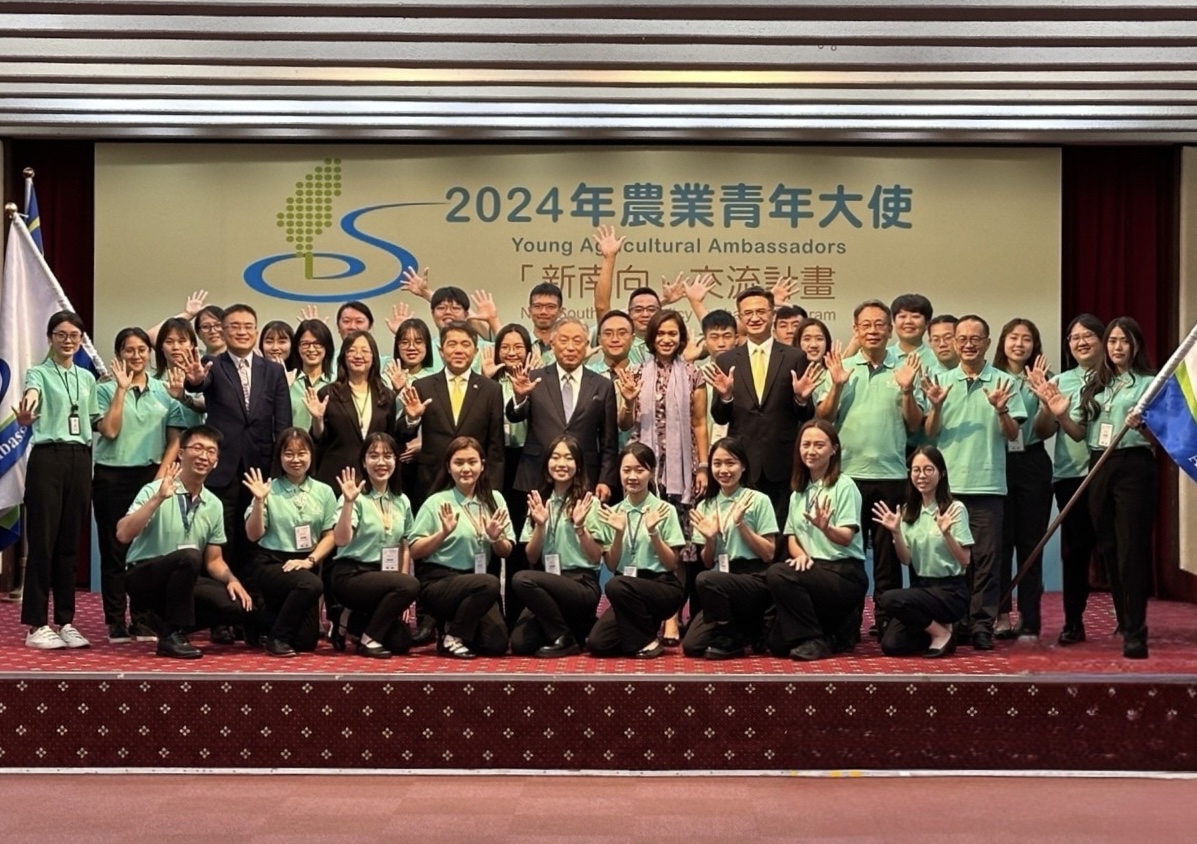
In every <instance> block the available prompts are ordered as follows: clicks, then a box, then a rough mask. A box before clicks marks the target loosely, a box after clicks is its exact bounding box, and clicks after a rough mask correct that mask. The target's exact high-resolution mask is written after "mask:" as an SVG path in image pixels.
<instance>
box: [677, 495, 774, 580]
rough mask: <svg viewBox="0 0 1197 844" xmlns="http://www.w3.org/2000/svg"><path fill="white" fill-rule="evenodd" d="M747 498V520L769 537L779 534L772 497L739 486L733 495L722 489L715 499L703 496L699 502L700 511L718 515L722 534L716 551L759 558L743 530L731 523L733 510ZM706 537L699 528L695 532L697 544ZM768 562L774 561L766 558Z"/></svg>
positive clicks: (702, 543)
mask: <svg viewBox="0 0 1197 844" xmlns="http://www.w3.org/2000/svg"><path fill="white" fill-rule="evenodd" d="M743 497H747V498H748V501H749V504H748V509H747V510H745V511H744V521H745V522H746V523H747V525H748V527H750V528H752V530H753V532H755V533H756V534H757V535H758V536H768V535H769V534H771V533H777V514H776V513H775V512H774V511H773V504H772V502H770V501H769V496H767V495H765V494H764V493H763V492H758V491H757V490H755V489H744V487H740V488H739V489H737V490H736V491H735V492H734V493H732V494H731V496H727V495H724V493H723V492H722V490H721V491H720V492H719V494H718V495H716V496H715V497H714V498H704V499H703V500H702V501H700V502H698V506H697V509H698V512H700V513H702V514H703V516H712V515H715V516H718V517H719V534H718V535H717V536H716V537H715V554H716V555H719V554H727V556H728V559H730V560H736V559H749V560H759V559H760V557H759V556H758V555H757V553H756V552H755V551H753V550H752V549H751V548H749V547H748V543H747V542H745V541H744V537H743V536H741V535H740V529H739V528H738V527H736V526H735V525H734V524H732V521H731V512H732V510H734V509H735V507H736V505H737V504H738V503H739V501H740V499H741V498H743ZM706 543H707V538H706V537H705V536H703V535H702V533H700V532H699V531H697V530H696V531H694V544H695V545H706ZM767 562H772V561H771V560H770V561H767Z"/></svg>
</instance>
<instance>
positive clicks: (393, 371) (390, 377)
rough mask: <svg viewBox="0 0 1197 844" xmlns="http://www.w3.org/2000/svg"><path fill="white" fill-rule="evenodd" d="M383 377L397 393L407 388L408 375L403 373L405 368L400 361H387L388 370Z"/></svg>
mask: <svg viewBox="0 0 1197 844" xmlns="http://www.w3.org/2000/svg"><path fill="white" fill-rule="evenodd" d="M388 325H389V323H388ZM382 377H383V378H386V379H387V381H388V382H389V383H390V385H391V389H392V390H394V391H395V392H396V393H398V392H400V391H401V390H402V389H403V388H404V387H406V386H407V373H406V372H404V371H403V367H402V366H400V365H399V361H395V360H390V361H387V368H386V369H384V370H383V371H382Z"/></svg>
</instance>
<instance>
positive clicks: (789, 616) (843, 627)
mask: <svg viewBox="0 0 1197 844" xmlns="http://www.w3.org/2000/svg"><path fill="white" fill-rule="evenodd" d="M790 486H791V488H792V489H793V493H792V494H791V495H790V507H789V513H788V515H787V518H786V525H785V535H786V543H787V550H788V553H789V559H787V560H786V562H785V564H784V565H776V566H772V567H770V568H769V570H768V572H767V574H766V575H765V580H766V582H767V583H768V585H769V591H770V592H771V593H772V595H773V602H774V605H775V607H776V609H777V618H776V620H775V621H774V623H773V629H772V631H771V632H770V635H769V650H770V651H772V652H773V654H774V655H775V656H786V655H787V654H788V655H789V657H790V658H791V659H799V660H816V659H823V658H825V657H828V656H831V654H832V653H834V652H835V651H838V650H841V649H846V648H847V647H850V643H851V641H852V640H851V639H850V638H848V637H847V635H846V634H847V630H848V628H849V627H851V626H853V625H852V622H855V621H857V615H856V610H857V607H858V606H859V604H860V602H861V601H863V600H864V597H865V592H867V591H868V588H869V578H868V575H866V574H865V570H864V556H865V555H864V543H863V541H862V538H861V532H860V506H861V496H860V490H858V489H857V488H856V484H855V483H853V481H852V479H851V478H849V477H847V476H846V475H842V474H840V438H839V435H838V434H836V431H835V427H834V426H833V425H832V424H831V423H830V422H827V421H826V420H823V419H812V420H811V421H809V422H807V423H806V424H805V425H803V426H802V428H801V430H800V431H799V432H798V442H797V443H795V447H794V472H793V475H792V476H791V480H790Z"/></svg>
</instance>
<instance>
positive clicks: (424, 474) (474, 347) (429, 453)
mask: <svg viewBox="0 0 1197 844" xmlns="http://www.w3.org/2000/svg"><path fill="white" fill-rule="evenodd" d="M477 352H478V332H476V331H475V330H474V327H473V326H472V325H470V324H469V323H468V322H450V323H448V324H447V325H445V326H444V327H443V328H442V329H441V360H442V361H444V364H445V368H444V371H442V372H438V373H437V374H435V375H429V376H427V377H425V378H421V379H419V380H418V381H416V382H415V383H414V384H412V385H411V387H410V388H408V389H405V390H404V391H403V393H402V394H401V396H400V397H401V399H402V400H403V417H402V419H401V420H400V422H399V433H400V436H401V437H402V438H404V439H407V438H410V437H413V436H415V433H416V430H417V429H418V430H419V431H420V438H421V446H420V453H419V455H418V456H417V458H416V460H417V465H418V467H419V483H420V486H421V488H422V491H423V493H424V494H425V495H429V494H431V493H432V492H433V491H434V488H433V484H434V483H435V482H436V478H437V474H438V473H439V472H440V470H441V466H442V464H443V463H444V461H445V453H446V452H447V450H448V447H449V443H451V442H452V441H453V440H454V439H456V438H457V437H473V438H474V439H476V440H477V441H478V442H480V443H481V444H482V454H483V457H484V458H485V460H486V476H487V478H488V479H489V480H490V485H491V488H492V489H496V490H498V489H502V487H503V451H504V448H503V445H504V444H503V388H502V387H500V386H499V382H498V381H494V380H492V379H490V378H486V377H484V376H482V375H479V374H478V373H476V372H473V371H472V370H471V367H472V366H473V363H474V356H475V355H476V354H477ZM522 528H523V525H519V526H518V527H517V531H518V530H520V529H522Z"/></svg>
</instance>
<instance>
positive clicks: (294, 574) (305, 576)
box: [254, 548, 324, 651]
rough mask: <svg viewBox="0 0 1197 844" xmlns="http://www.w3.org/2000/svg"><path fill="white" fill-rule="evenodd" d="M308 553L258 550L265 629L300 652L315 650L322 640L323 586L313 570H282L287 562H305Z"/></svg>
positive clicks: (263, 624) (257, 561)
mask: <svg viewBox="0 0 1197 844" xmlns="http://www.w3.org/2000/svg"><path fill="white" fill-rule="evenodd" d="M308 554H309V552H307V551H297V552H295V553H294V554H287V553H284V552H282V551H271V550H269V549H266V548H259V549H258V552H257V553H256V554H255V555H254V557H255V566H254V568H255V570H256V577H257V582H256V583H255V584H254V586H255V588H256V591H257V592H259V593H260V594H261V595H262V598H263V602H262V613H261V620H262V628H263V630H265V631H268V632H269V633H270V635H271V636H272V637H273V638H275V639H280V640H282V641H284V642H287V643H288V644H290V645H291V647H293V648H295V650H297V651H314V650H315V649H316V643H317V642H318V641H319V640H320V610H319V606H320V596H321V595H322V594H324V584H323V583H322V581H321V579H320V575H318V574H316V572H314V571H312V570H311V569H296V570H295V571H283V564H284V563H286V562H287V561H288V560H302V559H305V558H306V557H307V556H308Z"/></svg>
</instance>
